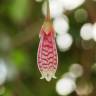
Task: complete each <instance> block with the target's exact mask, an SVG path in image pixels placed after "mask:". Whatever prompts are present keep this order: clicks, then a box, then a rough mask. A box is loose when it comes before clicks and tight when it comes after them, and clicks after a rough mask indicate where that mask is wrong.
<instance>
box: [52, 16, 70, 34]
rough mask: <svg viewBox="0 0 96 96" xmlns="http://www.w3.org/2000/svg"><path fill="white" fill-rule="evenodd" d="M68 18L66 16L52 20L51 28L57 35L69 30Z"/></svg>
mask: <svg viewBox="0 0 96 96" xmlns="http://www.w3.org/2000/svg"><path fill="white" fill-rule="evenodd" d="M68 21H69V20H68V18H67V17H66V16H59V17H57V18H55V19H54V21H53V27H54V30H55V32H56V33H57V34H60V35H62V34H65V33H67V32H68V30H69V23H68Z"/></svg>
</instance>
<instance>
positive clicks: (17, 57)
mask: <svg viewBox="0 0 96 96" xmlns="http://www.w3.org/2000/svg"><path fill="white" fill-rule="evenodd" d="M10 58H11V60H12V62H13V63H14V64H16V66H17V68H20V69H23V68H26V64H27V65H28V55H27V53H26V52H24V51H22V50H14V51H12V53H11V54H10Z"/></svg>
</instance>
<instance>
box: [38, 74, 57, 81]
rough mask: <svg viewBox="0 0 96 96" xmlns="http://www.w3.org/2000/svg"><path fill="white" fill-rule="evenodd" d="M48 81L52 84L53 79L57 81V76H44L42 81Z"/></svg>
mask: <svg viewBox="0 0 96 96" xmlns="http://www.w3.org/2000/svg"><path fill="white" fill-rule="evenodd" d="M44 78H45V79H46V81H48V82H50V81H51V79H52V78H54V79H56V76H55V75H53V76H52V75H48V74H47V75H45V76H42V77H41V78H40V79H44Z"/></svg>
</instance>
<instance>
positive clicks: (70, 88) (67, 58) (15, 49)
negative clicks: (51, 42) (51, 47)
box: [0, 0, 96, 96]
mask: <svg viewBox="0 0 96 96" xmlns="http://www.w3.org/2000/svg"><path fill="white" fill-rule="evenodd" d="M46 1H47V0H0V96H96V0H49V5H50V14H51V19H52V22H53V28H54V30H55V32H56V43H57V49H58V56H59V57H58V58H59V66H58V70H57V72H56V77H57V79H52V81H51V82H47V81H45V80H41V79H40V77H41V74H40V72H39V70H38V68H37V49H38V44H39V41H40V38H39V32H40V29H41V26H42V24H43V22H44V18H45V16H46V13H47V12H46V9H47V5H46Z"/></svg>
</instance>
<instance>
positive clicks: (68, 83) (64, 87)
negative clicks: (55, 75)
mask: <svg viewBox="0 0 96 96" xmlns="http://www.w3.org/2000/svg"><path fill="white" fill-rule="evenodd" d="M75 89H76V83H75V81H74V80H73V79H71V78H66V77H65V78H61V79H60V80H58V82H57V84H56V91H57V93H58V94H59V95H62V96H65V95H69V94H71V93H72V92H73V91H75Z"/></svg>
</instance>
